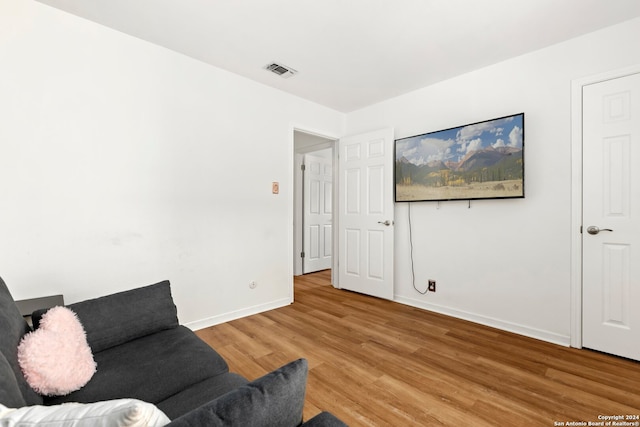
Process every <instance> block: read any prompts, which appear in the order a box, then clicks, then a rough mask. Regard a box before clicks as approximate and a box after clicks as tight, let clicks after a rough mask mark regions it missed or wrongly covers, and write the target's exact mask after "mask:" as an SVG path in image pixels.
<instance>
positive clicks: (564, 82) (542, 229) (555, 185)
mask: <svg viewBox="0 0 640 427" xmlns="http://www.w3.org/2000/svg"><path fill="white" fill-rule="evenodd" d="M638 40H640V19H635V20H633V21H628V22H626V23H623V24H620V25H617V26H614V27H610V28H607V29H604V30H602V31H599V32H595V33H592V34H589V35H586V36H583V37H580V38H576V39H573V40H570V41H568V42H565V43H562V44H558V45H555V46H553V47H550V48H547V49H544V50H541V51H537V52H534V53H532V54H528V55H524V56H521V57H518V58H515V59H513V60H509V61H506V62H502V63H499V64H496V65H493V66H490V67H487V68H484V69H481V70H478V71H475V72H472V73H468V74H465V75H463V76H459V77H457V78H453V79H451V80H448V81H445V82H442V83H440V84H436V85H433V86H430V87H427V88H424V89H421V90H418V91H415V92H412V93H409V94H407V95H404V96H400V97H398V98H395V99H392V100H389V101H387V102H383V103H380V104H377V105H373V106H370V107H368V108H365V109H362V110H359V111H356V112H354V113H351V114H348V115H347V133H349V134H355V133H359V132H363V131H367V130H371V129H376V128H380V127H383V126H392V127H394V128H395V136H396V138H401V137H406V136H411V135H416V134H420V133H424V132H429V131H436V130H440V129H445V128H450V127H454V126H459V125H464V124H466V123H472V122H477V121H481V120H486V119H491V118H495V117H501V116H505V115H508V114H513V113H519V112H523V111H524V112H525V115H526V116H525V163H526V165H525V168H526V170H525V188H526V198H525V199H515V200H494V201H474V202H472V204H471V209H469V208H468V204H467V202H442V203H440V205H439V207H438V205H437V204H436V203H433V202H432V203H417V204H413V205H412V207H411V210H412V219H413V221H412V223H413V242H414V255H415V271H416V282H417V286H418V287H419V288H420V289H424V288H425V287H426V281H427V280H428V279H435V280H436V281H437V285H438V286H437V292H436V293H429V294H427V295H420V294H419V293H418V292H416V291H415V290H414V289H413V287H412V284H411V279H410V278H411V272H410V264H409V261H408V260H409V239H408V220H407V215H408V205H407V204H397V205H396V211H395V214H396V230H395V232H396V242H395V259H396V264H395V266H396V273H395V276H396V282H395V283H396V288H395V295H396V300H397V301H400V302H403V303H406V304H410V305H415V306H418V307H423V308H428V309H432V310H435V311H440V312H444V313H448V314H452V315H455V316H459V317H462V318H467V319H471V320H474V321H478V322H481V323H485V324H489V325H494V326H498V327H501V328H504V329H508V330H513V331H516V332H519V333H523V334H526V335H530V336H534V337H538V338H542V339H545V340H548V341H552V342H557V343H562V344H565V345H568V343H569V335H570V321H569V319H570V267H571V266H570V255H571V253H570V244H571V236H572V235H573V234H572V233H576V232H577V230H571V229H570V219H571V218H570V214H571V201H570V197H571V171H570V167H571V140H570V125H571V123H570V109H571V104H570V100H571V98H570V88H571V80H572V79H576V78H579V77H583V76H587V75H592V74H597V73H600V72H603V71H607V70H612V69H617V68H623V67H626V66H629V65H632V64H638V63H640V49H638V44H637V41H638ZM434 65H435V64H434Z"/></svg>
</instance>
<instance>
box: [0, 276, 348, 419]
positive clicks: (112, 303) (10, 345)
mask: <svg viewBox="0 0 640 427" xmlns="http://www.w3.org/2000/svg"><path fill="white" fill-rule="evenodd" d="M67 307H68V308H70V309H71V310H73V311H74V312H75V313H76V314H77V316H78V319H79V320H80V322H81V323H82V325H83V327H84V329H85V332H86V334H87V341H88V344H89V346H90V347H91V351H92V353H93V357H94V360H95V362H96V363H97V370H96V373H95V374H94V376H93V377H92V378H91V380H90V381H89V382H88V383H87V384H86V385H85V386H84V387H82V388H81V389H79V390H77V391H74V392H72V393H70V394H68V395H65V396H41V395H38V394H37V393H36V392H35V391H34V390H33V389H32V388H31V387H30V386H29V385H28V383H27V382H26V380H25V379H24V376H23V374H22V372H21V369H20V366H19V363H18V361H17V346H18V344H19V342H20V340H21V338H22V336H23V335H24V334H26V333H28V332H30V331H31V328H30V327H29V325H28V324H27V323H26V321H25V320H24V318H23V317H22V316H21V315H20V313H19V311H18V308H17V307H16V305H15V303H14V301H13V298H12V297H11V294H10V292H9V290H8V288H7V286H6V284H5V283H4V281H2V279H0V404H2V405H4V406H7V407H10V408H17V407H24V406H31V405H56V404H60V403H65V402H80V403H91V402H98V401H104V400H110V399H120V398H134V399H139V400H142V401H145V402H150V403H153V404H154V405H156V406H157V407H158V408H159V409H160V410H162V411H163V412H164V413H165V414H166V415H167V416H168V417H169V418H170V419H171V420H172V421H171V423H170V424H169V425H171V426H251V427H256V426H282V427H287V426H300V425H304V426H306V427H309V426H312V427H313V426H345V424H344V423H342V422H341V421H340V420H339V419H337V418H336V417H334V416H333V415H331V414H330V413H328V412H323V413H321V414H319V415H317V416H316V417H314V418H312V419H310V420H308V421H307V422H305V423H303V420H302V409H303V405H304V398H305V389H306V377H307V362H306V360H304V359H299V360H296V361H294V362H291V363H289V364H288V365H285V366H283V367H282V368H280V369H278V370H276V371H273V372H271V373H269V374H267V375H265V376H264V377H261V378H259V379H257V380H255V381H252V382H249V381H248V380H247V379H245V378H244V377H242V376H240V375H238V374H235V373H232V372H229V367H228V365H227V363H226V362H225V360H224V359H223V358H222V357H221V356H220V355H219V354H218V353H217V352H216V351H215V350H213V349H212V348H211V347H210V346H208V345H207V344H206V343H204V342H203V341H202V340H200V338H198V337H197V336H196V335H195V334H194V333H193V332H192V331H191V330H189V329H188V328H186V327H184V326H181V325H179V323H178V318H177V312H176V307H175V305H174V302H173V298H172V296H171V289H170V284H169V282H168V281H164V282H160V283H157V284H154V285H150V286H146V287H142V288H137V289H133V290H130V291H125V292H121V293H117V294H112V295H108V296H104V297H101V298H96V299H92V300H87V301H83V302H79V303H75V304H71V305H68V306H67ZM43 312H44V311H42V310H41V311H39V312H36V313H34V315H33V324H34V328H37V327H38V323H39V320H40V317H41V315H42V314H43Z"/></svg>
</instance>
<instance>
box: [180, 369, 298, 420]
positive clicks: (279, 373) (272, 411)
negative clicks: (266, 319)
mask: <svg viewBox="0 0 640 427" xmlns="http://www.w3.org/2000/svg"><path fill="white" fill-rule="evenodd" d="M307 370H308V365H307V361H306V360H305V359H298V360H296V361H294V362H291V363H289V364H287V365H285V366H283V367H281V368H279V369H277V370H275V371H273V372H270V373H268V374H267V375H265V376H263V377H260V378H258V379H257V380H255V381H253V382H250V383H248V384H246V385H243V386H242V387H239V388H237V389H235V390H233V391H230V392H229V393H227V394H224V395H222V396H220V397H219V398H217V399H216V400H214V401H212V402H209V403H207V404H205V405H203V406H201V407H199V408H198V409H195V410H193V411H191V412H189V413H187V414H185V415H183V416H181V417H179V418H177V419H176V420H174V421H173V422H172V423H171V424H169V425H170V426H171V427H188V426H190V427H200V426H208V427H227V426H236V427H243V426H246V427H272V426H278V427H289V426H290V427H295V426H298V425H300V423H301V422H302V409H303V406H304V397H305V396H304V395H305V388H306V385H307Z"/></svg>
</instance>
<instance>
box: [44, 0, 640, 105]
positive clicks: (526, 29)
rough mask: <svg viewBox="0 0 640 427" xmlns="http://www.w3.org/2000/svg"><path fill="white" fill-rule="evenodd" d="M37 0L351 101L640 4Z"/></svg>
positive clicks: (466, 67) (576, 0) (405, 88)
mask: <svg viewBox="0 0 640 427" xmlns="http://www.w3.org/2000/svg"><path fill="white" fill-rule="evenodd" d="M38 1H40V2H41V3H45V4H48V5H51V6H54V7H57V8H59V9H62V10H65V11H68V12H70V13H72V14H75V15H78V16H81V17H83V18H86V19H89V20H91V21H95V22H97V23H100V24H103V25H106V26H108V27H111V28H114V29H116V30H119V31H122V32H124V33H127V34H130V35H132V36H135V37H138V38H141V39H144V40H147V41H149V42H151V43H155V44H158V45H161V46H164V47H167V48H169V49H172V50H175V51H177V52H181V53H183V54H185V55H188V56H191V57H193V58H196V59H198V60H201V61H204V62H207V63H209V64H211V65H214V66H216V67H219V68H222V69H225V70H228V71H231V72H233V73H236V74H240V75H242V76H245V77H248V78H250V79H252V80H255V81H258V82H261V83H264V84H266V85H269V86H272V87H275V88H278V89H281V90H283V91H286V92H289V93H292V94H294V95H297V96H300V97H302V98H305V99H308V100H311V101H314V102H317V103H319V104H322V105H325V106H327V107H330V108H333V109H336V110H339V111H343V112H349V111H353V110H356V109H359V108H362V107H364V106H367V105H370V104H374V103H376V102H379V101H383V100H385V99H389V98H392V97H395V96H397V95H401V94H403V93H406V92H410V91H412V90H415V89H418V88H421V87H424V86H428V85H430V84H433V83H436V82H438V81H442V80H445V79H448V78H451V77H454V76H456V75H460V74H463V73H466V72H469V71H472V70H476V69H479V68H482V67H484V66H486V65H490V64H493V63H496V62H499V61H502V60H505V59H509V58H512V57H515V56H518V55H522V54H524V53H527V52H531V51H533V50H537V49H540V48H543V47H546V46H549V45H552V44H555V43H558V42H562V41H564V40H567V39H570V38H572V37H576V36H579V35H581V34H585V33H588V32H591V31H594V30H597V29H599V28H603V27H606V26H609V25H613V24H616V23H619V22H622V21H625V20H628V19H632V18H634V17H637V16H640V1H638V0H38ZM272 61H276V62H281V63H282V64H284V65H287V66H289V67H292V68H294V69H296V70H297V71H298V72H299V73H298V74H297V75H295V76H293V77H291V78H289V79H283V78H282V77H278V76H276V75H275V74H272V73H269V72H268V71H265V70H264V69H263V67H264V66H265V65H267V64H268V63H270V62H272Z"/></svg>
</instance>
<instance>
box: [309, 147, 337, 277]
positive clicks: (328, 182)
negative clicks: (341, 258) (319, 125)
mask: <svg viewBox="0 0 640 427" xmlns="http://www.w3.org/2000/svg"><path fill="white" fill-rule="evenodd" d="M328 151H329V153H330V150H328ZM304 165H305V166H304V178H303V180H304V194H303V199H304V202H303V205H304V219H303V223H304V236H303V247H304V249H303V251H304V257H303V258H302V270H303V273H304V274H306V273H312V272H314V271H320V270H327V269H329V268H331V247H332V245H331V236H332V229H331V199H332V193H333V192H332V191H331V190H332V188H333V162H332V160H331V158H325V157H320V156H316V155H313V154H306V155H305V156H304Z"/></svg>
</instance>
